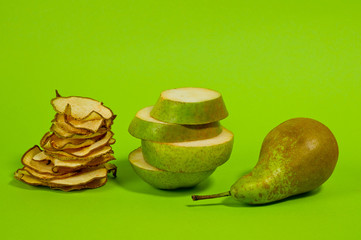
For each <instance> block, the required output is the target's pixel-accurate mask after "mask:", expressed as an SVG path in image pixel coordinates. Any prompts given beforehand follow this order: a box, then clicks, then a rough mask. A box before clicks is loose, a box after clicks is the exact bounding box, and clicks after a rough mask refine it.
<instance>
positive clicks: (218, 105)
mask: <svg viewBox="0 0 361 240" xmlns="http://www.w3.org/2000/svg"><path fill="white" fill-rule="evenodd" d="M150 115H151V116H152V117H153V118H155V119H158V120H159V121H163V122H168V123H176V124H187V125H198V124H206V123H211V122H217V121H220V120H222V119H224V118H226V117H227V116H228V112H227V109H226V106H225V104H224V102H223V99H222V95H221V94H220V93H219V92H216V91H213V90H209V89H205V88H176V89H170V90H166V91H163V92H162V93H161V95H160V98H159V99H158V101H157V103H156V104H155V105H154V108H153V110H152V111H151V112H150Z"/></svg>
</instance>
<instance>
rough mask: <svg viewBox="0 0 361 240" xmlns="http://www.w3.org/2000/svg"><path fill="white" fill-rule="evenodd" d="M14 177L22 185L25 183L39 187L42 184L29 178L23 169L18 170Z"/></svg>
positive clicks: (33, 178) (35, 179)
mask: <svg viewBox="0 0 361 240" xmlns="http://www.w3.org/2000/svg"><path fill="white" fill-rule="evenodd" d="M14 177H15V178H16V179H18V180H20V181H22V182H24V183H27V184H30V185H33V186H39V185H43V183H42V182H41V181H40V180H39V179H37V178H35V177H33V176H31V175H30V174H29V173H28V172H27V171H26V170H24V169H18V170H17V171H16V172H15V174H14Z"/></svg>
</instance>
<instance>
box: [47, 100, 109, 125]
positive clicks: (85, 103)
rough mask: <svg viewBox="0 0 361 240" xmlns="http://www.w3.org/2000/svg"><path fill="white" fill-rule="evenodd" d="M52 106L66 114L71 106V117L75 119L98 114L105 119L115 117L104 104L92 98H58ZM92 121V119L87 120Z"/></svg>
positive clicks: (52, 102) (53, 101)
mask: <svg viewBox="0 0 361 240" xmlns="http://www.w3.org/2000/svg"><path fill="white" fill-rule="evenodd" d="M51 105H53V108H54V110H55V111H56V112H58V113H65V112H66V111H67V106H68V105H69V106H70V109H71V116H72V117H73V118H75V119H78V120H82V119H86V118H87V117H89V116H91V115H94V114H92V113H94V112H95V113H98V114H99V115H100V116H101V117H102V118H104V119H110V118H111V117H113V112H112V111H111V110H110V109H109V108H107V107H105V106H104V105H103V103H101V102H98V101H96V100H94V99H91V98H85V97H56V98H54V99H52V100H51ZM87 120H90V119H87Z"/></svg>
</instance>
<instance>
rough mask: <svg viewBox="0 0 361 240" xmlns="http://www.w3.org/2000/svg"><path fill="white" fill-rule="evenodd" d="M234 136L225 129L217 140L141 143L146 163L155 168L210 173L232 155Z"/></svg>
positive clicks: (143, 141)
mask: <svg viewBox="0 0 361 240" xmlns="http://www.w3.org/2000/svg"><path fill="white" fill-rule="evenodd" d="M232 147H233V133H232V132H230V131H228V130H227V129H225V128H223V130H222V133H221V134H219V135H218V136H216V137H214V138H209V139H204V140H198V141H189V142H177V143H160V142H153V141H147V140H142V149H143V154H144V158H145V160H146V161H147V162H148V163H149V164H151V165H153V166H154V167H156V168H159V169H162V170H166V171H171V172H200V171H209V170H212V169H215V168H216V167H218V166H220V165H222V164H223V163H225V162H226V161H227V160H228V159H229V157H230V155H231V152H232Z"/></svg>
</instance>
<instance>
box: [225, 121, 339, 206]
mask: <svg viewBox="0 0 361 240" xmlns="http://www.w3.org/2000/svg"><path fill="white" fill-rule="evenodd" d="M337 159H338V146H337V142H336V139H335V137H334V135H333V134H332V132H331V131H330V130H329V129H328V128H327V127H326V126H325V125H323V124H322V123H320V122H318V121H316V120H313V119H309V118H295V119H291V120H288V121H286V122H284V123H282V124H280V125H279V126H277V127H276V128H274V129H273V130H272V131H271V132H270V133H268V135H267V136H266V138H265V139H264V141H263V144H262V148H261V153H260V156H259V160H258V162H257V165H256V166H255V168H254V169H253V170H252V171H251V173H249V174H247V175H245V176H243V177H241V178H240V179H239V180H238V181H237V182H236V183H235V184H234V185H233V186H232V187H231V191H230V192H231V195H232V196H233V197H234V198H236V199H237V200H239V201H242V202H246V203H250V204H263V203H269V202H274V201H278V200H281V199H284V198H287V197H289V196H293V195H296V194H300V193H305V192H308V191H311V190H313V189H316V188H317V187H319V186H320V185H321V184H323V183H324V182H325V181H326V180H327V179H328V178H329V177H330V176H331V174H332V172H333V170H334V168H335V166H336V162H337Z"/></svg>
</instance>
